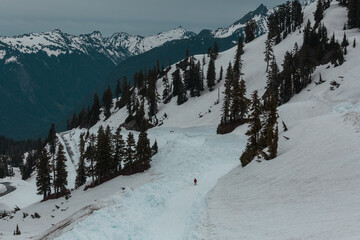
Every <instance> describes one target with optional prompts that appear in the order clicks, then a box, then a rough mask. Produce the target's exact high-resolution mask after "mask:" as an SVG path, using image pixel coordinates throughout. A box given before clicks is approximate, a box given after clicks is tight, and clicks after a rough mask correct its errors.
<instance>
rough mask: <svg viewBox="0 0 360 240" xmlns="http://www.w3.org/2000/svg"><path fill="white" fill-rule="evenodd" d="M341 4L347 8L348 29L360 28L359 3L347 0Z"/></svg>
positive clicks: (355, 0)
mask: <svg viewBox="0 0 360 240" xmlns="http://www.w3.org/2000/svg"><path fill="white" fill-rule="evenodd" d="M343 2H344V5H347V8H348V27H349V28H360V1H359V0H347V1H343Z"/></svg>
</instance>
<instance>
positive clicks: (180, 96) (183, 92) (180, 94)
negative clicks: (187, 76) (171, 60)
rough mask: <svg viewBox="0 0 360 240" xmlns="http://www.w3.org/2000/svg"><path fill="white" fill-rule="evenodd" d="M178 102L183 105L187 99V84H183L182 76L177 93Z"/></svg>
mask: <svg viewBox="0 0 360 240" xmlns="http://www.w3.org/2000/svg"><path fill="white" fill-rule="evenodd" d="M177 96H178V97H177V104H178V105H181V104H183V103H184V102H186V101H187V97H186V89H185V86H184V84H183V81H182V80H181V76H180V79H179V81H178V95H177Z"/></svg>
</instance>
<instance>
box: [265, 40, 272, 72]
mask: <svg viewBox="0 0 360 240" xmlns="http://www.w3.org/2000/svg"><path fill="white" fill-rule="evenodd" d="M272 45H273V41H272V39H271V38H270V39H269V38H268V39H267V40H266V42H265V52H264V54H265V59H264V60H265V62H266V72H268V70H269V64H270V60H271V59H272V58H273V56H274V50H273V47H272Z"/></svg>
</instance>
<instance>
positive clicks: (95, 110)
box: [90, 93, 100, 127]
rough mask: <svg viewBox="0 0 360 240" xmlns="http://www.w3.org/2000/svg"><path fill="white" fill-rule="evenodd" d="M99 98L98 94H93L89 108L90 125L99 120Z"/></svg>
mask: <svg viewBox="0 0 360 240" xmlns="http://www.w3.org/2000/svg"><path fill="white" fill-rule="evenodd" d="M99 116H100V100H99V96H98V95H97V94H96V93H95V94H94V102H93V105H92V108H91V117H90V127H92V126H94V125H95V124H96V123H97V122H98V121H99V120H100V117H99Z"/></svg>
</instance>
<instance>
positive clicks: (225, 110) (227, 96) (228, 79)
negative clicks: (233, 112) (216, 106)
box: [221, 62, 234, 123]
mask: <svg viewBox="0 0 360 240" xmlns="http://www.w3.org/2000/svg"><path fill="white" fill-rule="evenodd" d="M233 79H234V73H233V70H232V66H231V62H229V66H228V68H227V70H226V76H225V91H224V102H223V106H222V115H221V117H222V122H223V123H227V121H228V119H229V118H230V104H231V83H232V82H233Z"/></svg>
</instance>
